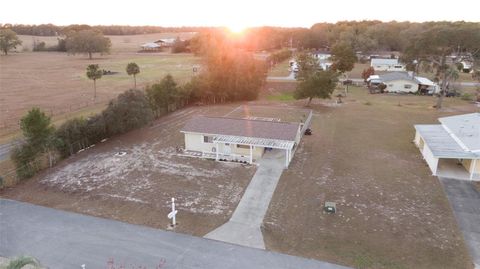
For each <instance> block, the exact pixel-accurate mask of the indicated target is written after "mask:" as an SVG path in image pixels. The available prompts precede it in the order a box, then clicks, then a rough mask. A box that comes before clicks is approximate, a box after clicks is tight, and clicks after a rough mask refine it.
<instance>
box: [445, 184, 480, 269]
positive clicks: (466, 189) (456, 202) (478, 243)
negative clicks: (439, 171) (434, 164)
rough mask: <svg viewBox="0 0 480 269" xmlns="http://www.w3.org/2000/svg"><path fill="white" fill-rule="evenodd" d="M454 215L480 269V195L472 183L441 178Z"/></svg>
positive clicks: (477, 268)
mask: <svg viewBox="0 0 480 269" xmlns="http://www.w3.org/2000/svg"><path fill="white" fill-rule="evenodd" d="M440 182H442V185H443V188H444V190H445V193H446V194H447V196H448V200H449V201H450V205H451V206H452V208H453V213H454V214H455V217H456V219H457V222H458V224H459V226H460V229H461V230H462V232H463V237H464V238H465V241H466V243H467V246H468V249H469V250H470V255H471V256H472V259H473V263H474V264H475V269H480V193H479V192H478V191H477V190H476V189H475V187H474V186H473V183H472V182H471V181H466V180H456V179H451V178H440Z"/></svg>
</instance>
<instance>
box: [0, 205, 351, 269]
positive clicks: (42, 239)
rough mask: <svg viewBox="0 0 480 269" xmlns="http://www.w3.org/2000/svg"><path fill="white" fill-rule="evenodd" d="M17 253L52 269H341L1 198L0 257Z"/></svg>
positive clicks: (16, 254) (301, 259)
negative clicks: (112, 264) (121, 268)
mask: <svg viewBox="0 0 480 269" xmlns="http://www.w3.org/2000/svg"><path fill="white" fill-rule="evenodd" d="M199 225H201V224H200V223H199ZM22 254H26V255H31V256H34V257H36V258H37V259H39V260H40V262H41V263H42V264H43V265H45V266H48V267H50V268H55V269H57V268H81V265H82V264H85V265H86V267H85V268H86V269H93V268H95V269H97V268H109V267H107V262H108V260H109V259H113V261H114V262H115V268H119V266H121V265H123V266H124V267H125V268H140V267H141V268H162V269H169V268H182V269H189V268H196V269H207V268H208V269H210V268H212V269H215V268H219V269H220V268H221V269H236V268H238V269H245V268H279V269H282V268H285V269H286V268H289V269H296V268H305V269H310V268H312V269H313V268H317V269H341V268H344V269H345V268H346V267H343V266H338V265H334V264H330V263H326V262H320V261H316V260H310V259H304V258H299V257H294V256H289V255H284V254H279V253H274V252H270V251H265V250H259V249H254V248H248V247H242V246H237V245H232V244H228V243H223V242H217V241H213V240H208V239H204V238H200V237H194V236H189V235H183V234H177V233H173V232H166V231H161V230H156V229H151V228H147V227H143V226H138V225H132V224H127V223H122V222H118V221H113V220H107V219H102V218H96V217H91V216H85V215H80V214H75V213H71V212H65V211H61V210H56V209H51V208H46V207H41V206H36V205H32V204H26V203H21V202H16V201H11V200H4V199H0V256H7V257H10V256H18V255H22ZM159 265H161V266H159Z"/></svg>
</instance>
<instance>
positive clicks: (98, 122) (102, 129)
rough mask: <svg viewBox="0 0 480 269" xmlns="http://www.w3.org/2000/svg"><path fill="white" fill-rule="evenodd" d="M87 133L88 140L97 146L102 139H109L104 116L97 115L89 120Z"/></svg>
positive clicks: (86, 128) (86, 127)
mask: <svg viewBox="0 0 480 269" xmlns="http://www.w3.org/2000/svg"><path fill="white" fill-rule="evenodd" d="M85 132H86V136H87V139H88V141H89V142H90V143H92V144H95V143H98V142H100V141H101V140H102V139H105V138H107V137H108V135H107V131H106V125H105V119H104V118H103V115H102V114H97V115H95V116H92V117H90V118H89V119H88V120H87V125H86V126H85Z"/></svg>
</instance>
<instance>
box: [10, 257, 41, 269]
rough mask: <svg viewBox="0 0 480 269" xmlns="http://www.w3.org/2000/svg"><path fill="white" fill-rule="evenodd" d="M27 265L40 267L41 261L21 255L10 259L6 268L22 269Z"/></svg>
mask: <svg viewBox="0 0 480 269" xmlns="http://www.w3.org/2000/svg"><path fill="white" fill-rule="evenodd" d="M25 265H33V267H34V268H38V266H39V263H38V261H37V260H35V259H34V258H32V257H26V256H21V257H18V258H15V259H13V260H11V261H10V263H9V264H8V265H7V267H6V269H22V268H23V267H24V266H25Z"/></svg>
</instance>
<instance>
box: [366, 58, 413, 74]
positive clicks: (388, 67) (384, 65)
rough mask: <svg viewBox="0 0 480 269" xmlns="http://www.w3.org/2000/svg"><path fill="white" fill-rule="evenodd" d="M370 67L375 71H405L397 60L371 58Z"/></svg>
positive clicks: (403, 66)
mask: <svg viewBox="0 0 480 269" xmlns="http://www.w3.org/2000/svg"><path fill="white" fill-rule="evenodd" d="M370 66H371V67H373V69H374V70H375V71H405V70H406V69H405V65H403V64H401V63H399V62H398V59H383V58H373V59H371V60H370Z"/></svg>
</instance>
